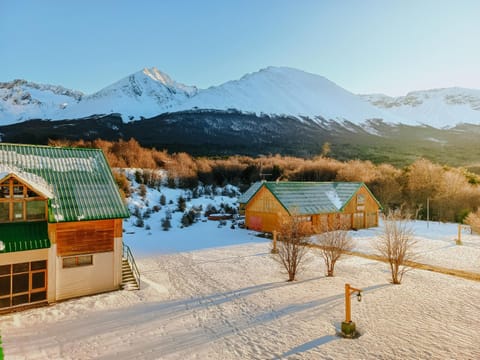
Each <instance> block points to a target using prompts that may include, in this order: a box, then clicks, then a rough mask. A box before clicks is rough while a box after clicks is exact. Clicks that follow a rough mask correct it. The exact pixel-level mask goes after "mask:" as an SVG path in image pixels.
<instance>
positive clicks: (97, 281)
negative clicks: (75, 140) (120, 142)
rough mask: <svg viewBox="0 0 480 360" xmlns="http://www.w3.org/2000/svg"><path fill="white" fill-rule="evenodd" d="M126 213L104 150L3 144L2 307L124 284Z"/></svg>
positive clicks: (0, 168)
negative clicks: (123, 243) (124, 224)
mask: <svg viewBox="0 0 480 360" xmlns="http://www.w3.org/2000/svg"><path fill="white" fill-rule="evenodd" d="M128 216H129V212H128V210H127V208H126V206H125V205H124V203H123V201H122V199H121V196H120V193H119V191H118V188H117V185H116V183H115V180H114V178H113V175H112V172H111V170H110V167H109V166H108V163H107V161H106V159H105V156H104V154H103V152H102V151H101V150H98V149H80V148H78V149H75V148H59V147H48V146H33V145H16V144H4V143H0V312H4V311H12V310H16V309H18V308H19V307H25V306H32V305H38V304H42V303H52V302H56V301H58V300H64V299H68V298H72V297H78V296H83V295H90V294H95V293H100V292H105V291H110V290H115V289H118V288H119V287H120V284H121V281H122V250H123V249H122V221H123V218H126V217H128Z"/></svg>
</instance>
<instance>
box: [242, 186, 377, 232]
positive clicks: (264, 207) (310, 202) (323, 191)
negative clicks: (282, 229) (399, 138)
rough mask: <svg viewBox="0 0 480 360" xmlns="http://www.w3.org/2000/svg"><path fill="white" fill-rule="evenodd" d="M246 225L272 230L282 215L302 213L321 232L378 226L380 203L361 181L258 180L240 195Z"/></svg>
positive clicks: (299, 214)
mask: <svg viewBox="0 0 480 360" xmlns="http://www.w3.org/2000/svg"><path fill="white" fill-rule="evenodd" d="M239 203H240V206H241V207H242V208H243V209H244V212H245V225H246V227H247V228H249V229H252V230H257V231H264V232H273V230H279V229H277V227H278V224H279V222H280V219H281V218H282V217H285V216H291V215H292V214H295V215H296V216H301V217H302V220H303V221H304V222H307V223H311V225H312V228H313V229H314V230H315V231H316V232H318V233H320V232H325V231H327V230H328V229H332V228H334V227H335V226H337V225H338V224H342V226H344V227H346V228H347V229H363V228H369V227H376V226H378V213H379V210H380V209H381V206H380V203H379V202H378V200H377V199H376V198H375V197H374V196H373V194H372V193H371V192H370V190H369V189H368V188H367V186H366V185H365V184H364V183H360V182H288V181H282V182H266V181H264V182H257V183H255V184H253V185H252V186H251V187H250V189H248V190H247V191H246V192H245V194H244V195H242V196H241V197H240V198H239Z"/></svg>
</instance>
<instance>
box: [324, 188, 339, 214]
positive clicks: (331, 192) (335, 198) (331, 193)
mask: <svg viewBox="0 0 480 360" xmlns="http://www.w3.org/2000/svg"><path fill="white" fill-rule="evenodd" d="M325 195H326V196H327V198H328V200H330V201H331V202H332V204H333V206H335V207H336V208H337V209H338V210H340V209H341V207H342V206H343V204H342V200H340V197H339V196H338V193H337V192H336V191H335V189H332V190H329V191H325Z"/></svg>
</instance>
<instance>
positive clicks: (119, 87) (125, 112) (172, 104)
mask: <svg viewBox="0 0 480 360" xmlns="http://www.w3.org/2000/svg"><path fill="white" fill-rule="evenodd" d="M197 91H198V90H197V88H196V87H193V86H186V85H184V84H180V83H177V82H176V81H173V80H172V79H171V78H170V77H169V76H168V75H167V74H164V73H162V72H160V71H159V70H158V69H157V68H151V69H147V68H145V69H143V70H142V71H138V72H136V73H135V74H132V75H130V76H128V77H126V78H124V79H122V80H120V81H118V82H116V83H114V84H112V85H110V86H108V87H106V88H104V89H102V90H100V91H98V92H96V93H94V94H92V95H89V96H86V97H84V98H83V99H82V101H80V102H78V103H76V104H74V105H72V106H71V107H68V108H66V109H63V110H61V111H57V112H56V113H54V114H52V118H54V119H65V118H80V117H85V116H90V115H95V114H111V113H118V114H121V115H122V118H123V119H124V120H132V119H139V118H141V117H152V116H155V115H158V114H161V113H164V112H169V111H174V110H175V109H176V107H178V105H179V104H181V103H183V102H185V101H186V100H187V99H188V98H190V97H191V96H194V95H195V94H196V93H197Z"/></svg>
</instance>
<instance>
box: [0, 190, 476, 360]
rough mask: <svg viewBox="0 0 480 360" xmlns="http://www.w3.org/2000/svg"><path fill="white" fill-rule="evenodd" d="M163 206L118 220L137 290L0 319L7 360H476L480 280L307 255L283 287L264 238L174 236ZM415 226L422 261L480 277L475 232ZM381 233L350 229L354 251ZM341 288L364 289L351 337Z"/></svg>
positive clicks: (215, 230) (211, 225) (216, 232)
mask: <svg viewBox="0 0 480 360" xmlns="http://www.w3.org/2000/svg"><path fill="white" fill-rule="evenodd" d="M171 191H172V193H171V194H168V195H167V198H168V197H173V196H175V194H174V193H173V191H174V190H171ZM148 196H149V197H150V198H149V202H150V203H152V202H156V201H158V200H157V199H155V196H158V194H149V195H148ZM203 199H205V198H203ZM133 200H134V201H135V197H134V199H133ZM210 200H211V199H209V200H208V201H210ZM192 201H195V199H194V200H192ZM197 201H206V200H201V199H198V200H197ZM212 201H213V200H212ZM214 201H215V202H216V203H217V204H218V203H219V202H226V201H232V203H233V200H227V198H224V197H222V196H215V199H214ZM190 205H191V204H190V203H189V206H190ZM204 205H205V204H204ZM172 206H173V205H172ZM164 210H165V209H162V210H161V211H159V212H158V213H155V214H152V216H151V217H150V218H149V219H148V224H149V225H150V229H148V230H147V229H146V228H145V227H144V228H137V227H134V226H132V224H133V219H128V220H127V221H126V222H125V225H126V226H125V228H126V231H125V234H124V237H125V242H126V243H128V244H129V245H130V247H131V248H132V251H133V253H134V254H135V255H136V258H137V264H138V266H139V268H140V271H141V274H142V283H141V290H139V291H116V292H111V293H106V294H100V295H96V296H90V297H84V298H80V299H75V300H69V301H65V302H60V303H57V304H54V305H51V306H48V307H43V308H38V309H31V310H27V311H23V312H20V313H12V314H7V315H3V316H0V321H1V335H2V341H3V348H4V352H5V357H6V359H9V360H10V359H117V360H118V359H347V358H358V359H479V358H480V348H479V340H480V327H479V326H478V324H477V320H478V316H479V314H480V282H475V281H469V280H464V279H460V278H456V277H452V276H448V275H442V274H437V273H433V272H429V271H424V270H412V271H410V272H408V273H407V274H406V275H405V278H404V281H403V283H402V285H391V284H390V283H389V273H388V269H387V265H386V264H384V263H379V262H376V261H372V260H368V259H364V258H359V257H354V256H348V257H345V258H344V259H341V260H340V262H339V263H338V264H337V267H336V276H335V277H333V278H327V277H325V275H324V274H325V266H324V264H323V262H322V261H321V258H320V255H319V253H318V252H317V250H312V252H311V253H310V256H309V263H308V266H307V267H306V269H305V271H304V272H303V273H301V274H300V275H299V276H298V280H297V281H295V282H293V283H288V282H286V281H285V280H286V279H287V276H286V274H285V273H284V272H283V271H282V269H281V268H280V266H279V264H278V263H277V262H275V261H274V260H273V259H272V255H271V254H270V251H269V250H270V243H269V242H268V241H266V240H264V239H261V238H259V237H256V236H255V234H254V233H252V232H250V231H248V230H243V229H239V228H235V229H231V228H230V223H228V225H227V226H223V227H218V223H217V222H213V221H208V222H202V221H199V222H198V223H196V224H193V225H192V226H190V227H187V228H184V229H181V228H179V223H178V219H179V217H180V216H181V214H180V213H174V214H173V215H172V228H171V229H170V230H169V231H162V230H160V228H159V225H158V223H159V221H160V220H159V218H160V217H162V216H164V214H163V213H162V211H164ZM413 226H414V229H415V233H416V236H417V237H418V240H419V248H418V252H419V259H418V260H419V261H421V262H426V263H430V264H433V265H439V266H443V267H451V268H457V269H464V270H469V271H474V272H480V265H479V264H480V236H477V235H470V234H467V233H463V234H462V240H463V243H464V245H462V246H458V245H455V241H454V239H455V238H456V237H457V227H456V226H455V225H454V224H439V223H432V222H430V223H429V227H428V228H427V226H426V223H425V222H416V223H414V224H413ZM378 231H379V229H370V230H363V231H357V232H352V236H353V237H354V240H355V244H356V250H359V251H362V252H366V253H373V252H374V251H373V250H372V246H371V242H372V241H373V240H372V239H374V238H375V236H377V234H378ZM345 283H350V284H351V285H352V286H355V287H359V288H362V289H363V290H364V294H363V295H364V296H363V299H362V302H360V303H359V302H357V301H356V300H355V301H352V318H353V320H354V321H355V322H356V324H357V329H358V330H359V332H360V333H361V336H360V337H359V338H358V339H355V340H349V339H343V338H340V337H338V336H337V335H336V334H337V332H338V331H339V328H340V323H341V321H342V320H343V319H344V284H345Z"/></svg>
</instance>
